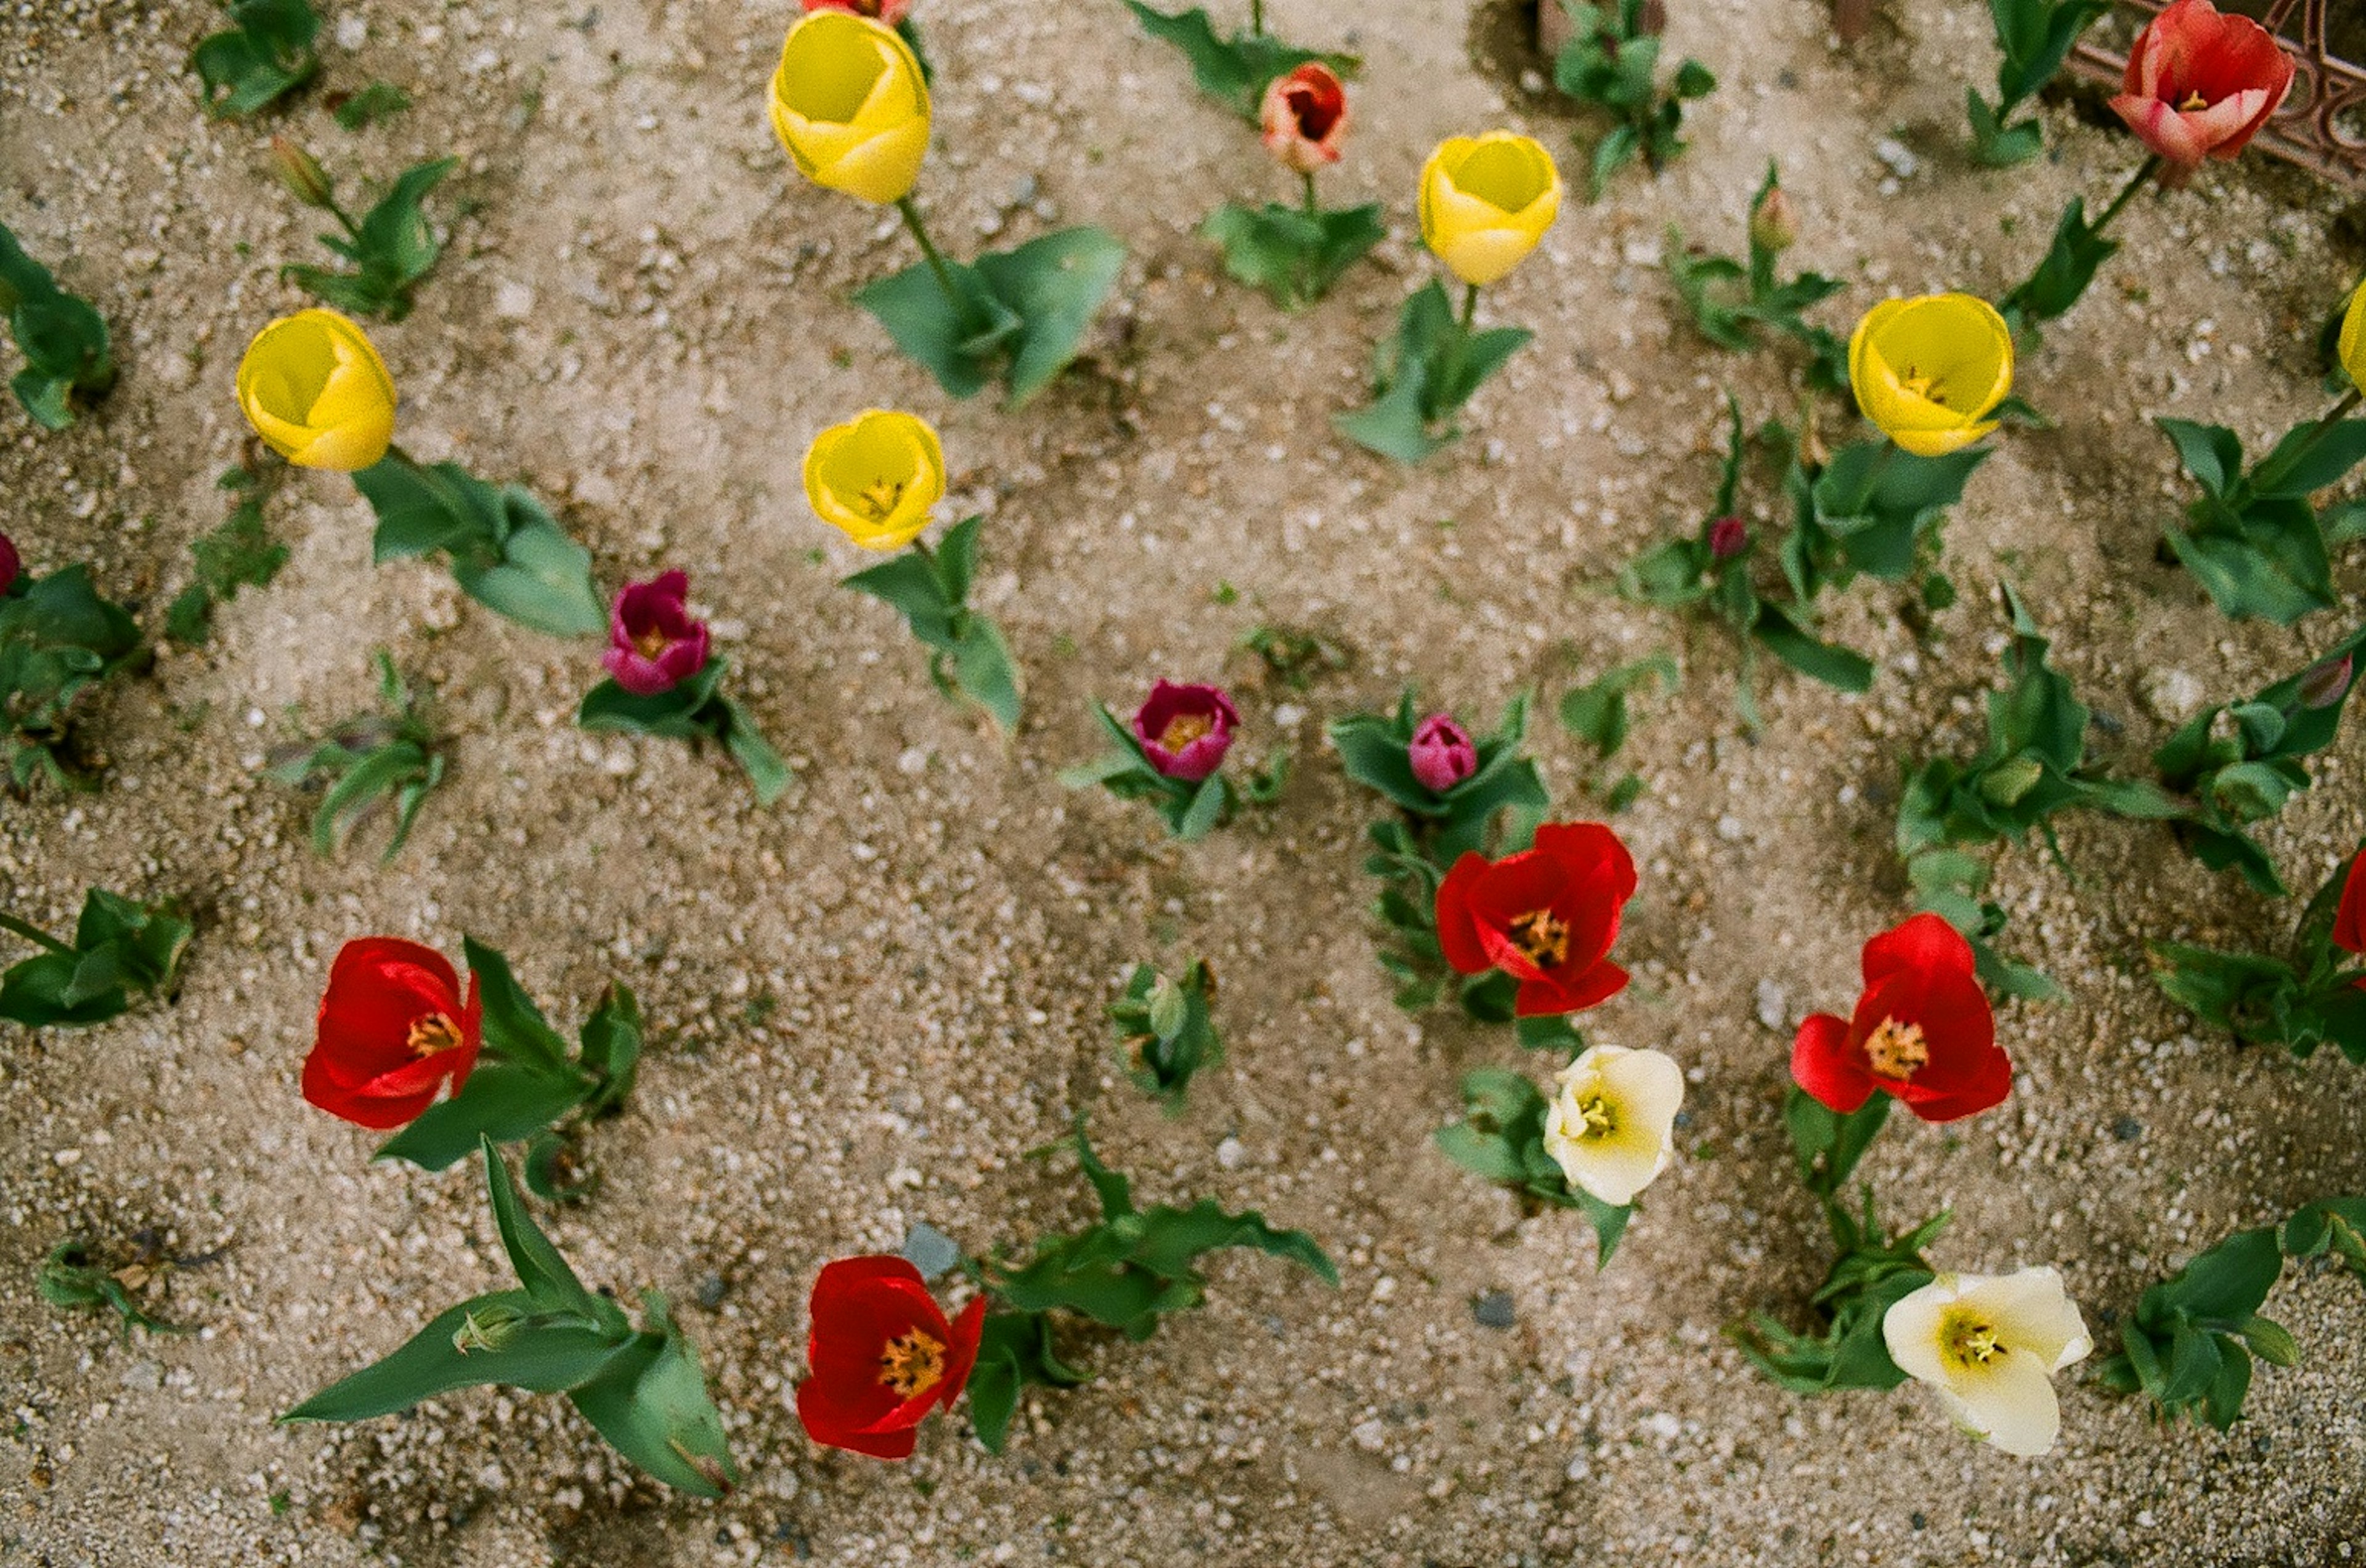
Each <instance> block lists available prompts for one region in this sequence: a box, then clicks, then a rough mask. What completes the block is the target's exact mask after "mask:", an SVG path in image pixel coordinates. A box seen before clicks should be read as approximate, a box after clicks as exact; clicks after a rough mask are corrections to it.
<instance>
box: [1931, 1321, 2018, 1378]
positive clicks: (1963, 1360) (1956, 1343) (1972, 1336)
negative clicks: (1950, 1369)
mask: <svg viewBox="0 0 2366 1568" xmlns="http://www.w3.org/2000/svg"><path fill="white" fill-rule="evenodd" d="M1945 1343H1946V1348H1947V1354H1948V1356H1949V1357H1950V1358H1951V1359H1953V1360H1954V1361H1955V1364H1956V1365H1957V1366H1959V1367H1985V1366H1987V1365H1988V1364H1989V1362H1991V1361H1993V1360H1995V1359H1997V1358H1998V1357H1999V1356H2001V1355H2003V1354H2004V1353H2005V1350H2004V1347H2003V1346H2001V1345H2000V1344H1998V1343H1997V1333H1996V1329H1995V1328H1994V1327H1992V1326H1991V1325H1988V1324H1985V1323H1982V1322H1981V1321H1980V1320H1979V1319H1977V1318H1976V1317H1959V1318H1955V1319H1954V1320H1953V1321H1951V1322H1950V1323H1949V1324H1948V1325H1947V1330H1946V1336H1945Z"/></svg>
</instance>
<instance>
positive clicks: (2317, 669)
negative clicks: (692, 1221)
mask: <svg viewBox="0 0 2366 1568" xmlns="http://www.w3.org/2000/svg"><path fill="white" fill-rule="evenodd" d="M5 543H6V541H5V540H0V544H5ZM2356 668H2357V665H2356V661H2355V660H2352V659H2351V658H2350V656H2349V655H2348V654H2346V653H2345V654H2343V655H2342V656H2341V657H2340V658H2338V659H2328V660H2325V662H2323V663H2322V664H2312V665H2310V666H2309V668H2308V671H2307V673H2305V674H2304V675H2303V676H2301V678H2300V703H2301V706H2303V707H2307V708H2329V707H2332V706H2334V705H2336V704H2338V703H2339V702H2340V701H2341V699H2342V698H2344V697H2346V696H2348V695H2349V678H2350V676H2351V675H2352V674H2353V673H2355V671H2356Z"/></svg>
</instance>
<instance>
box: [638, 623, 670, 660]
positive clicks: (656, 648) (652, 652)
mask: <svg viewBox="0 0 2366 1568" xmlns="http://www.w3.org/2000/svg"><path fill="white" fill-rule="evenodd" d="M633 646H634V647H635V648H636V649H639V650H640V655H641V657H642V658H644V659H655V658H657V657H658V656H659V654H661V653H663V652H664V651H665V650H666V649H667V647H668V639H667V637H666V635H665V633H663V632H661V631H659V630H658V628H657V627H655V626H651V627H649V628H648V629H647V630H646V631H642V632H640V633H637V634H636V635H635V637H633Z"/></svg>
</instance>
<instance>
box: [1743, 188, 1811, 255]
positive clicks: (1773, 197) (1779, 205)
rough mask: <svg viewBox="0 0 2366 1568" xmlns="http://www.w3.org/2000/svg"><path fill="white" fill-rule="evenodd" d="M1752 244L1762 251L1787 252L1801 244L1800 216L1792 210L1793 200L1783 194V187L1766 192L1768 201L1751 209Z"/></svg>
mask: <svg viewBox="0 0 2366 1568" xmlns="http://www.w3.org/2000/svg"><path fill="white" fill-rule="evenodd" d="M1750 243H1752V244H1753V245H1755V246H1757V247H1758V248H1759V249H1760V250H1762V251H1776V252H1780V251H1787V250H1789V249H1790V248H1791V247H1792V246H1793V245H1795V244H1797V243H1799V215H1798V214H1797V212H1795V211H1794V210H1792V208H1791V198H1790V197H1787V196H1785V195H1784V194H1783V187H1782V186H1773V187H1771V188H1769V189H1768V191H1767V192H1766V199H1765V200H1763V201H1762V202H1760V203H1759V204H1758V205H1757V206H1756V207H1753V208H1752V209H1750Z"/></svg>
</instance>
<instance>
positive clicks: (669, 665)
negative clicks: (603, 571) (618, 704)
mask: <svg viewBox="0 0 2366 1568" xmlns="http://www.w3.org/2000/svg"><path fill="white" fill-rule="evenodd" d="M689 598H690V575H689V574H688V573H687V572H682V571H668V572H661V573H659V575H658V576H657V578H655V579H654V580H653V581H648V582H628V583H626V584H625V588H624V591H623V592H620V593H618V594H617V595H616V604H615V607H614V610H612V611H611V612H610V614H609V617H608V651H607V652H605V653H603V654H602V655H601V656H600V662H601V664H602V665H603V667H604V668H605V669H606V670H607V671H608V673H609V675H610V676H611V677H612V678H613V679H614V681H615V682H616V684H618V685H619V686H622V687H624V688H625V690H626V691H628V692H630V693H632V694H633V695H635V696H637V697H654V696H656V695H657V694H659V693H660V692H670V691H672V690H673V689H674V688H675V687H676V686H679V685H681V684H682V682H684V681H687V680H689V679H690V678H691V677H692V676H693V675H695V674H697V673H698V672H699V671H702V670H704V669H705V668H706V623H705V622H704V621H702V620H698V619H695V618H694V617H693V616H692V615H691V613H690V605H689Z"/></svg>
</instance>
